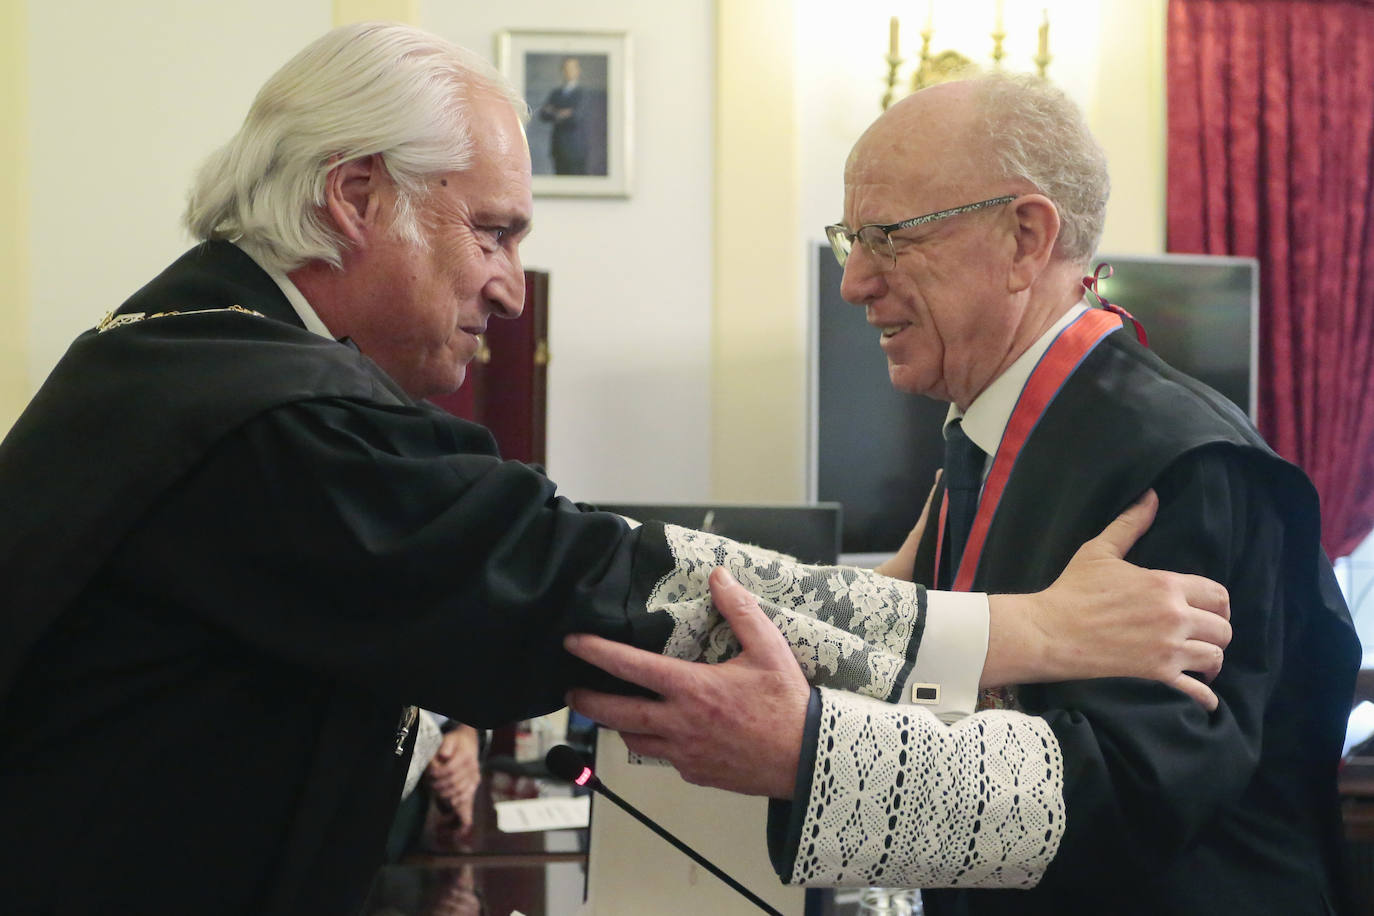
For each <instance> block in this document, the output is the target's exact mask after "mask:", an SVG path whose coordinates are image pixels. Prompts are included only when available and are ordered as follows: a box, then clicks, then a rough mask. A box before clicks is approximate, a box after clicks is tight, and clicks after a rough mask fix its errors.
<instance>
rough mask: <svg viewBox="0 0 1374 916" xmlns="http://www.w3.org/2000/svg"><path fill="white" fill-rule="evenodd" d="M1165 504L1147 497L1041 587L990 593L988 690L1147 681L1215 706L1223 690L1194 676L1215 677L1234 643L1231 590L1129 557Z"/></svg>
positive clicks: (984, 679)
mask: <svg viewBox="0 0 1374 916" xmlns="http://www.w3.org/2000/svg"><path fill="white" fill-rule="evenodd" d="M1158 508H1159V499H1158V497H1157V496H1156V495H1155V493H1154V491H1149V492H1147V493H1146V494H1145V496H1143V497H1142V498H1141V499H1140V501H1138V502H1137V503H1136V504H1135V505H1133V506H1131V507H1130V508H1129V509H1127V510H1126V511H1125V512H1123V513H1122V514H1121V515H1120V516H1118V517H1117V518H1116V520H1115V521H1113V522H1112V523H1111V524H1110V525H1108V526H1107V528H1106V529H1105V530H1104V531H1103V532H1102V533H1101V534H1100V535H1098V536H1097V537H1095V538H1093V539H1092V540H1091V541H1089V542H1087V543H1086V544H1084V545H1083V546H1082V547H1080V548H1079V549H1078V552H1077V553H1075V554H1074V556H1073V559H1072V560H1070V561H1069V565H1068V566H1067V567H1065V569H1064V572H1063V573H1062V574H1060V576H1059V578H1058V579H1056V580H1055V582H1054V584H1053V585H1051V586H1050V587H1049V588H1047V589H1045V590H1044V591H1042V592H1037V593H1036V594H1034V595H993V596H990V597H989V599H988V604H989V612H990V617H991V619H990V624H991V625H990V627H989V639H988V658H987V663H986V664H985V666H984V669H983V677H982V685H983V686H985V687H991V686H999V685H1003V684H1017V683H1021V684H1025V683H1035V682H1041V681H1064V680H1075V679H1082V678H1094V677H1141V678H1149V679H1152V680H1157V681H1162V682H1163V683H1165V684H1169V685H1171V686H1173V687H1176V688H1178V689H1179V690H1182V691H1183V692H1184V693H1186V694H1188V695H1189V696H1190V697H1192V698H1193V699H1194V700H1196V701H1197V702H1198V703H1199V704H1200V705H1201V706H1203V707H1204V708H1205V709H1207V710H1209V711H1210V710H1213V709H1216V706H1217V697H1216V694H1214V693H1213V692H1212V690H1211V688H1209V687H1208V686H1207V684H1206V683H1205V682H1204V681H1203V680H1199V679H1197V678H1195V677H1193V676H1192V675H1191V674H1189V673H1187V672H1194V673H1196V674H1200V675H1202V676H1203V678H1205V679H1206V681H1211V680H1212V678H1214V677H1216V675H1217V672H1219V671H1220V670H1221V664H1222V657H1223V653H1222V650H1223V649H1225V648H1226V646H1227V645H1228V644H1229V643H1230V642H1231V624H1230V616H1231V605H1230V598H1229V596H1228V594H1227V592H1226V589H1225V588H1224V587H1223V586H1221V585H1219V584H1217V583H1216V582H1213V581H1212V580H1210V579H1205V578H1203V577H1201V576H1192V575H1185V574H1182V573H1172V572H1166V571H1162V570H1152V569H1141V568H1140V567H1138V566H1133V565H1132V564H1130V563H1127V562H1126V561H1125V560H1124V559H1122V557H1124V556H1125V555H1126V552H1127V551H1129V550H1130V549H1131V547H1132V546H1133V545H1134V544H1135V542H1136V540H1137V539H1139V538H1140V536H1141V535H1142V534H1144V533H1145V531H1146V530H1147V529H1148V528H1149V527H1150V524H1151V523H1152V522H1153V521H1154V517H1155V512H1156V510H1157V509H1158Z"/></svg>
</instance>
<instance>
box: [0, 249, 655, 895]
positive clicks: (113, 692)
mask: <svg viewBox="0 0 1374 916" xmlns="http://www.w3.org/2000/svg"><path fill="white" fill-rule="evenodd" d="M231 306H238V307H242V308H244V309H251V310H253V311H256V312H259V313H261V315H262V316H264V317H255V316H252V315H247V314H243V313H240V312H235V311H220V310H223V309H229V308H230V307H231ZM168 310H176V311H180V312H181V313H182V314H179V315H175V316H170V317H155V313H158V312H164V311H168ZM140 312H141V313H145V314H146V315H148V316H149V317H147V318H145V319H144V320H142V321H138V322H135V323H132V324H128V325H126V326H123V327H112V328H111V329H110V330H107V331H105V332H103V333H101V332H98V331H90V332H87V333H86V334H84V335H82V336H81V337H80V338H79V339H78V340H77V341H76V342H75V343H74V344H73V346H72V348H71V350H70V351H69V352H68V354H67V355H66V356H65V357H64V358H63V360H62V361H61V363H60V364H59V365H58V367H57V368H56V369H55V370H54V372H53V373H52V376H51V377H50V379H49V380H48V382H47V383H46V384H45V386H44V387H43V389H42V390H41V391H40V393H39V394H38V395H37V396H36V398H35V399H34V401H33V403H32V405H31V406H30V408H29V409H28V410H27V411H26V412H25V414H24V415H23V416H22V417H21V418H20V420H19V421H18V423H17V424H16V425H15V427H14V429H13V430H12V431H11V433H10V435H9V436H8V437H7V438H6V439H5V441H4V443H3V444H0V518H3V519H4V524H3V525H0V849H3V854H0V910H3V911H4V912H6V913H32V912H42V913H122V912H137V913H157V912H169V913H170V912H175V913H196V914H207V913H291V914H301V913H347V912H351V911H353V910H355V909H356V908H357V906H358V905H359V904H360V903H361V899H362V895H363V893H364V892H365V891H366V888H367V885H368V882H369V880H370V878H371V876H372V873H373V871H374V870H375V867H376V866H377V865H378V864H379V862H380V860H381V857H382V853H383V843H384V840H385V835H386V831H387V826H388V824H389V823H390V820H391V817H392V815H393V813H394V810H395V806H396V802H397V799H398V797H399V793H400V786H401V781H402V778H403V775H404V773H405V770H406V764H407V762H408V758H409V752H410V744H411V743H412V742H413V738H407V737H405V734H404V732H403V730H402V728H401V724H402V722H401V720H402V715H403V710H404V708H405V707H406V706H407V705H408V704H419V705H422V706H425V707H427V708H432V709H435V710H440V711H442V712H444V713H447V714H449V715H451V716H453V717H455V718H458V719H460V720H462V721H465V722H470V723H473V724H476V725H494V724H498V723H501V722H505V721H509V720H512V719H518V718H522V717H527V716H530V715H535V714H539V713H543V712H547V711H549V710H552V709H555V708H558V707H560V706H561V705H562V694H563V692H564V690H565V689H566V688H567V687H568V686H569V685H570V684H572V683H574V682H581V683H594V682H597V678H595V676H594V675H593V674H592V673H591V671H590V669H588V668H586V667H585V666H582V665H581V663H580V662H576V661H575V660H574V659H572V658H571V657H570V656H568V655H566V653H564V652H563V651H562V649H561V646H560V640H561V636H562V634H564V633H567V632H571V631H573V630H587V631H593V632H599V633H601V634H602V635H605V636H608V637H612V638H616V639H620V640H622V641H626V642H630V643H634V644H637V645H642V646H654V645H656V644H661V643H662V641H663V638H664V635H665V634H664V632H659V631H656V629H655V628H656V627H658V626H660V624H661V621H658V620H656V619H655V616H656V615H645V614H642V613H640V614H638V615H632V614H630V613H629V609H630V608H632V607H634V606H635V602H636V600H642V595H643V592H644V591H645V589H646V586H645V584H644V583H646V582H649V581H652V580H653V579H654V578H656V577H657V576H659V575H661V574H662V573H663V571H664V570H665V569H666V568H668V567H669V565H670V563H671V560H670V557H669V552H668V550H667V547H666V545H665V543H664V541H663V536H662V529H661V527H659V526H654V525H652V524H650V525H646V526H645V527H644V528H642V529H639V530H637V531H634V532H631V531H629V530H628V528H627V526H626V525H625V524H624V522H623V520H621V519H619V518H617V517H615V516H612V515H609V514H604V513H591V512H582V511H579V510H578V509H577V508H576V507H574V506H573V505H572V504H570V503H568V502H567V501H566V500H564V499H562V498H561V497H557V496H556V495H555V493H554V485H553V484H552V483H551V482H549V481H548V480H547V479H546V478H545V477H544V476H543V475H542V474H540V473H537V472H536V471H535V470H532V469H531V468H529V467H527V466H525V465H522V464H519V463H516V462H503V461H501V460H500V458H499V457H498V456H497V454H496V450H495V447H494V444H493V442H492V440H491V437H490V435H489V434H488V433H487V432H486V430H484V429H483V428H481V427H480V426H477V425H474V424H471V423H467V422H464V421H461V420H458V419H456V418H453V417H451V416H449V415H447V414H444V413H442V412H441V411H438V410H437V409H434V408H432V407H430V406H428V405H424V404H417V403H415V402H413V401H411V400H410V399H409V398H407V397H406V396H405V395H404V394H403V393H402V392H400V391H399V390H398V389H397V388H396V387H395V386H394V384H393V383H392V382H391V380H390V379H389V378H388V377H387V376H386V375H385V374H384V373H383V372H381V370H380V369H378V368H377V367H376V366H375V365H374V364H373V363H371V361H370V360H367V359H366V358H365V357H363V356H362V355H361V354H359V353H358V352H357V351H356V349H355V348H352V347H349V346H341V345H339V344H338V343H335V342H332V341H326V340H323V339H322V338H319V337H317V336H315V335H313V334H310V333H309V332H307V331H305V330H304V329H303V328H301V327H300V324H299V321H298V319H297V318H296V316H295V314H294V312H293V311H292V310H291V308H290V305H289V303H288V302H287V301H286V299H285V297H284V296H283V295H282V294H281V292H280V290H279V289H278V288H277V287H276V285H275V284H274V283H273V282H272V280H271V279H270V278H269V277H268V276H267V275H266V274H265V273H263V271H261V270H260V269H259V268H258V267H257V266H256V265H255V264H254V263H253V262H252V261H251V259H249V258H248V257H247V256H246V255H244V254H243V253H242V252H241V251H239V250H238V249H237V248H236V247H234V246H232V245H229V244H226V243H207V244H204V245H201V246H199V247H197V248H195V249H193V250H192V251H191V252H189V253H188V254H186V255H185V256H183V257H182V258H181V259H180V260H179V261H177V262H176V263H175V264H174V265H172V266H171V267H170V268H169V269H168V270H167V271H165V272H164V273H163V274H162V275H160V276H159V277H157V278H156V279H154V280H153V281H152V282H151V283H149V284H148V285H147V286H146V287H144V288H143V289H142V290H140V291H139V292H138V293H136V294H135V295H134V296H133V297H132V298H131V299H130V300H129V301H128V302H127V303H125V305H124V306H123V307H121V309H120V314H127V315H133V314H135V313H140ZM190 312H200V314H188V313H190ZM640 609H641V610H642V605H640ZM657 616H662V615H657ZM600 683H601V686H605V682H604V680H603V681H601V682H600Z"/></svg>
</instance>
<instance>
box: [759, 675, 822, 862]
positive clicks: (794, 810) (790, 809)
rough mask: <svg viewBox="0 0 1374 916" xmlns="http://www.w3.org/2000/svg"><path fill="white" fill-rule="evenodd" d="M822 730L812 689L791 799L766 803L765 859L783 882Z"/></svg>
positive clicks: (793, 859) (798, 838)
mask: <svg viewBox="0 0 1374 916" xmlns="http://www.w3.org/2000/svg"><path fill="white" fill-rule="evenodd" d="M820 731H821V692H820V690H819V689H818V688H816V687H812V688H811V700H810V702H809V703H808V704H807V707H806V728H805V729H804V730H803V732H802V747H801V757H800V759H798V760H797V782H796V787H795V788H794V789H793V790H792V798H791V799H790V800H787V801H780V800H779V799H776V798H775V799H772V800H770V801H769V803H768V858H769V860H770V861H771V862H772V863H773V870H774V871H775V872H777V873H778V877H779V878H780V879H781V880H782V881H783V882H784V883H786V882H787V881H788V880H789V879H790V878H791V876H792V871H793V863H795V862H796V860H797V850H798V849H800V848H801V833H802V825H803V824H804V823H805V821H806V812H807V809H808V808H810V807H811V783H812V777H813V775H814V770H815V769H816V741H817V739H818V738H819V736H820Z"/></svg>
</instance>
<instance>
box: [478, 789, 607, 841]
mask: <svg viewBox="0 0 1374 916" xmlns="http://www.w3.org/2000/svg"><path fill="white" fill-rule="evenodd" d="M591 810H592V797H591V796H590V795H583V796H581V797H580V798H522V799H518V800H516V801H503V802H497V803H496V827H497V829H499V830H500V831H501V832H502V833H528V832H529V831H531V830H569V829H572V828H574V827H585V826H587V822H588V819H589V818H590V816H591Z"/></svg>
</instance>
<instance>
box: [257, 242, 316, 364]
mask: <svg viewBox="0 0 1374 916" xmlns="http://www.w3.org/2000/svg"><path fill="white" fill-rule="evenodd" d="M234 244H235V245H238V249H239V250H240V251H242V252H243V253H244V254H246V255H248V257H250V258H252V259H253V263H254V264H256V265H258V266H259V267H261V268H262V269H263V271H264V272H265V273H266V274H267V276H269V277H271V278H272V282H273V283H275V284H277V286H278V288H280V289H281V291H282V295H284V296H285V297H286V301H287V302H289V303H291V307H292V308H293V309H295V310H296V315H297V316H298V317H299V318H300V319H301V323H302V324H304V325H305V329H306V330H307V331H311V332H312V333H315V334H318V335H320V336H321V337H328V338H329V339H330V340H334V339H335V338H334V335H333V334H331V333H329V328H327V327H325V323H324V322H323V321H321V320H320V316H319V315H317V314H316V313H315V310H314V309H313V308H311V306H310V303H309V302H307V301H306V298H305V296H304V294H302V293H301V291H300V289H298V288H297V287H296V284H294V283H292V282H291V278H290V277H288V276H287V275H286V274H284V273H282V272H281V271H279V270H277V269H276V268H275V267H269V266H267V265H266V264H264V263H262V261H261V260H259V259H258V258H257V257H255V256H254V254H253V250H252V248H251V247H249V246H244V245H239V244H238V243H237V242H235V243H234Z"/></svg>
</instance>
